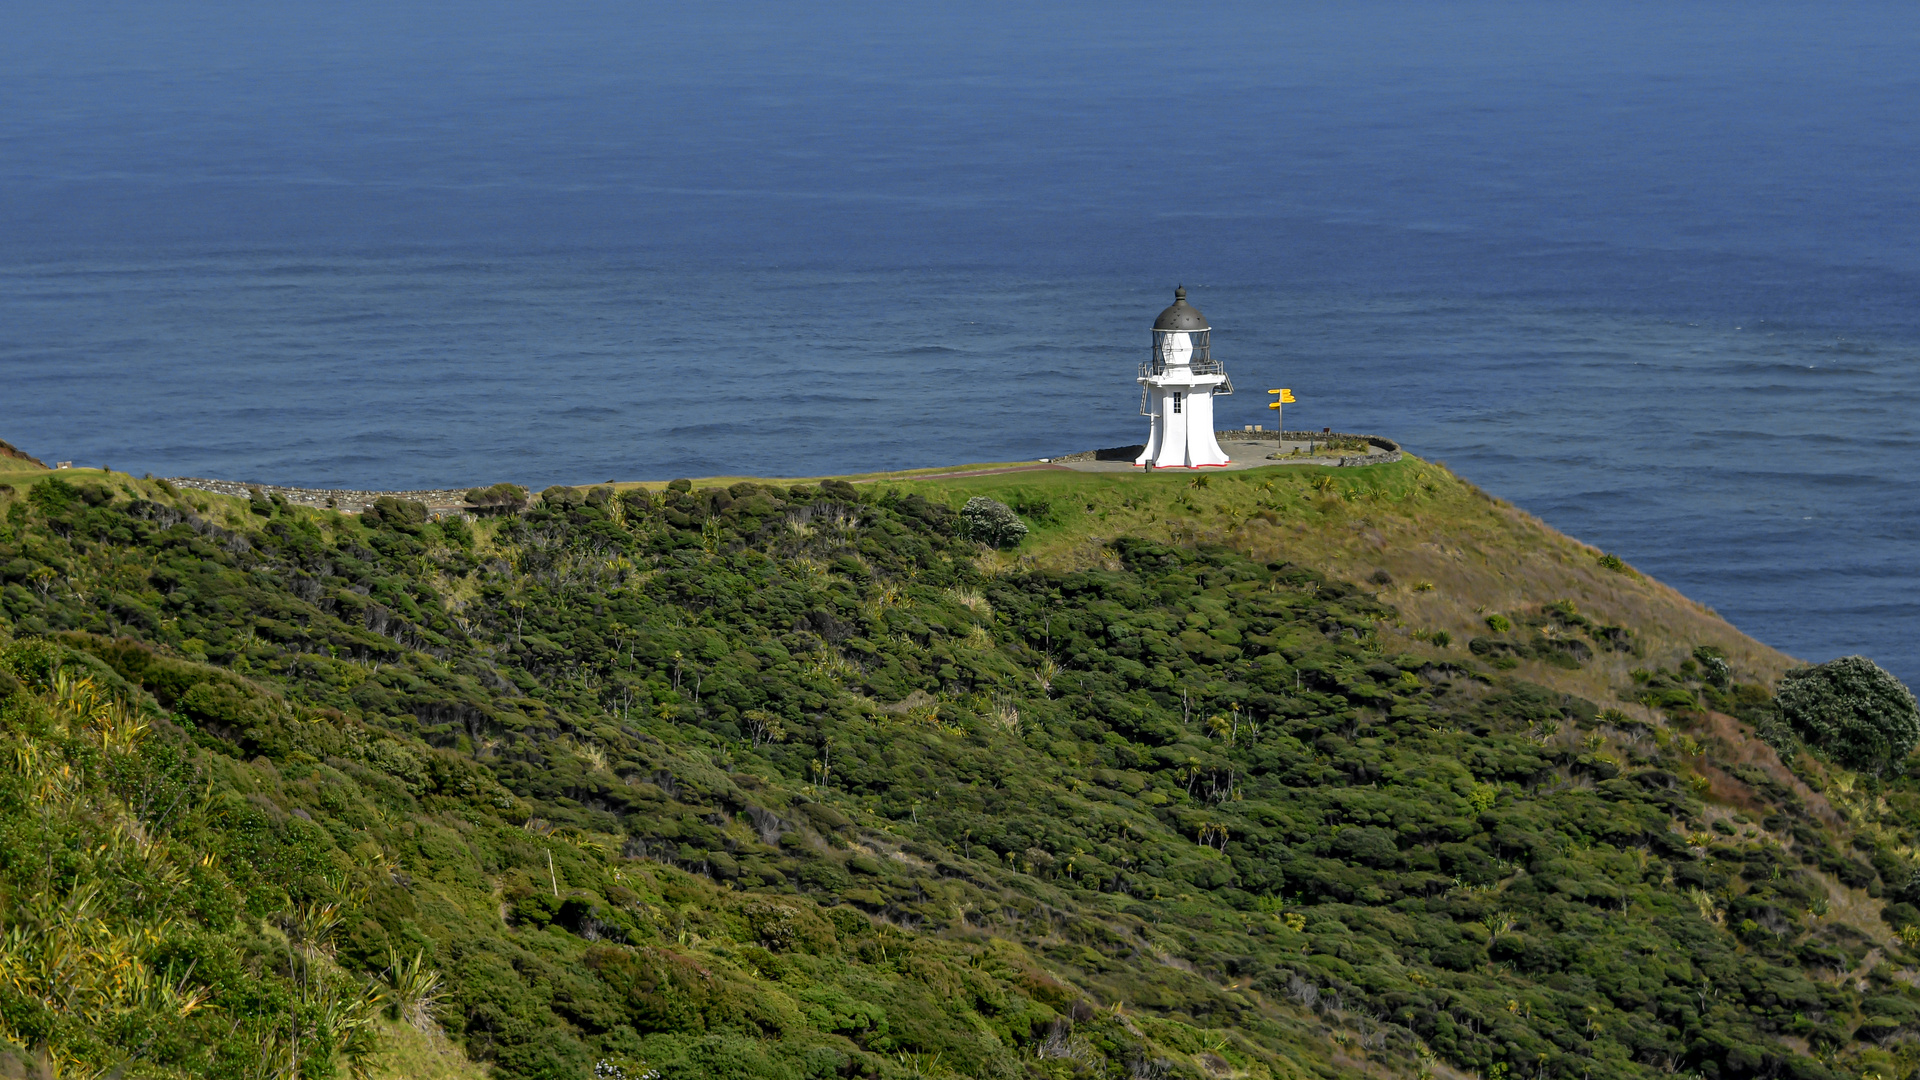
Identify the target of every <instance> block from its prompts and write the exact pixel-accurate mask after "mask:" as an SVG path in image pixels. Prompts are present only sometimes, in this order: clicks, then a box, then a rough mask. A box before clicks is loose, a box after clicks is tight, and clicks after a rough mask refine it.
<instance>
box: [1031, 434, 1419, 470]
mask: <svg viewBox="0 0 1920 1080" xmlns="http://www.w3.org/2000/svg"><path fill="white" fill-rule="evenodd" d="M1213 435H1214V438H1216V439H1218V440H1220V441H1221V442H1237V443H1262V442H1270V443H1273V444H1275V445H1276V446H1277V445H1279V444H1280V443H1282V442H1305V441H1307V440H1309V439H1316V440H1317V439H1362V440H1365V441H1366V443H1367V444H1368V445H1369V446H1372V447H1373V450H1371V451H1369V452H1368V453H1365V454H1343V455H1342V456H1341V457H1339V458H1338V459H1336V460H1334V461H1333V465H1334V467H1339V466H1356V465H1385V464H1387V463H1388V462H1392V461H1399V460H1400V454H1401V452H1400V444H1399V443H1397V442H1394V441H1393V440H1392V439H1389V438H1387V437H1386V436H1384V435H1350V434H1347V433H1346V432H1342V431H1244V430H1241V429H1239V428H1235V429H1232V430H1230V431H1216V432H1214V433H1213ZM1146 448H1147V447H1146V444H1145V443H1135V444H1133V445H1132V446H1111V447H1108V448H1107V449H1105V450H1082V451H1080V452H1079V453H1077V454H1063V455H1061V456H1060V457H1056V458H1048V459H1047V460H1048V461H1050V462H1053V463H1055V464H1066V463H1068V462H1073V461H1132V460H1133V459H1135V458H1137V457H1139V456H1140V454H1141V452H1142V451H1144V450H1146Z"/></svg>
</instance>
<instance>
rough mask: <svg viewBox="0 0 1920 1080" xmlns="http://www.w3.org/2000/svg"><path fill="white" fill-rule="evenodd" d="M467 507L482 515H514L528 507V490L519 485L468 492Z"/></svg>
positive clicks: (476, 489)
mask: <svg viewBox="0 0 1920 1080" xmlns="http://www.w3.org/2000/svg"><path fill="white" fill-rule="evenodd" d="M467 505H468V506H471V507H473V508H474V509H475V510H478V511H479V512H481V513H483V514H484V513H513V512H514V511H517V510H519V509H520V508H521V507H523V506H525V505H527V489H526V488H523V487H521V486H520V485H518V484H505V483H502V484H495V485H493V486H492V487H484V488H474V489H472V490H470V491H468V492H467Z"/></svg>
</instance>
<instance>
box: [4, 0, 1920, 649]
mask: <svg viewBox="0 0 1920 1080" xmlns="http://www.w3.org/2000/svg"><path fill="white" fill-rule="evenodd" d="M5 23H6V31H5V32H4V33H0V438H6V439H8V440H10V441H12V442H14V443H16V444H18V445H21V446H23V447H25V448H27V449H28V450H29V451H31V452H33V453H35V454H38V455H39V456H41V457H43V458H46V459H48V460H52V459H56V458H59V459H73V460H75V461H77V462H79V463H81V464H92V465H99V464H106V465H111V466H113V467H115V468H120V469H130V470H133V471H135V472H152V473H154V474H156V475H198V476H213V477H223V478H229V479H242V480H260V481H270V482H278V483H286V484H299V485H309V486H338V487H355V488H365V487H392V488H417V487H425V486H445V485H454V484H465V483H483V482H491V481H494V480H500V479H510V480H516V481H519V482H522V483H527V484H531V485H535V486H540V485H545V484H549V483H560V482H563V483H582V482H598V481H603V480H607V479H609V478H615V477H618V478H623V479H624V478H667V477H674V476H683V475H684V476H701V475H715V474H755V475H775V476H779V475H807V474H822V473H835V472H849V471H855V470H872V469H883V468H894V467H903V466H924V465H930V464H941V463H956V462H969V461H995V460H1010V459H1024V458H1034V457H1040V456H1044V455H1050V454H1055V453H1062V452H1067V451H1074V450H1082V449H1088V448H1091V447H1096V446H1105V445H1113V444H1119V443H1126V442H1133V441H1138V440H1139V439H1140V438H1142V437H1143V435H1144V433H1145V430H1146V425H1145V421H1144V420H1142V419H1140V418H1139V417H1138V416H1137V415H1135V413H1136V410H1137V407H1138V396H1137V388H1136V387H1135V385H1134V383H1133V381H1132V379H1133V375H1134V367H1135V365H1136V364H1137V363H1138V361H1139V360H1140V358H1141V357H1142V356H1143V355H1144V353H1145V349H1146V345H1147V327H1148V326H1149V324H1150V323H1151V320H1152V318H1153V316H1154V314H1155V313H1157V312H1158V311H1159V309H1160V308H1161V307H1162V306H1164V305H1165V304H1166V303H1167V302H1168V301H1169V299H1170V293H1171V290H1172V288H1173V286H1174V285H1175V284H1185V285H1186V286H1187V288H1188V291H1189V294H1190V296H1191V297H1192V299H1193V301H1194V303H1195V304H1196V305H1197V306H1199V307H1200V308H1201V309H1202V310H1203V311H1205V312H1206V313H1207V315H1208V316H1209V318H1210V320H1211V321H1212V323H1213V325H1214V327H1215V328H1216V329H1215V337H1214V341H1215V355H1216V356H1219V357H1221V358H1223V359H1224V360H1225V361H1226V364H1227V366H1228V370H1229V371H1230V372H1231V373H1232V374H1233V376H1234V382H1235V384H1236V385H1237V386H1238V387H1239V393H1238V394H1236V395H1235V396H1234V397H1233V398H1231V399H1228V400H1227V401H1225V402H1224V403H1223V405H1222V409H1221V416H1222V420H1223V422H1225V423H1229V424H1234V425H1238V424H1242V423H1255V422H1267V421H1268V420H1269V419H1270V414H1268V413H1266V411H1265V410H1264V408H1263V406H1264V405H1265V403H1266V401H1267V400H1269V399H1268V398H1267V396H1266V395H1265V394H1264V393H1263V391H1264V390H1265V389H1267V388H1269V387H1280V386H1286V387H1290V388H1292V389H1293V390H1294V392H1295V394H1296V395H1297V396H1298V397H1299V403H1298V404H1297V405H1294V406H1292V407H1290V408H1289V410H1288V412H1287V422H1288V426H1289V427H1307V426H1310V427H1315V428H1319V427H1331V428H1333V429H1335V430H1344V431H1362V432H1375V433H1380V434H1386V435H1391V436H1393V437H1395V438H1398V439H1400V440H1402V441H1403V442H1404V443H1405V444H1406V445H1407V447H1408V448H1409V449H1411V450H1412V451H1414V452H1415V453H1418V454H1421V455H1423V456H1426V457H1429V458H1434V459H1439V460H1444V461H1446V462H1447V463H1448V464H1449V465H1451V466H1452V467H1453V468H1455V469H1456V470H1458V471H1459V472H1461V473H1462V474H1464V475H1465V476H1467V477H1469V478H1470V479H1472V480H1474V481H1476V482H1478V483H1480V484H1481V485H1482V486H1484V487H1486V488H1488V489H1490V490H1492V491H1493V492H1495V493H1497V494H1499V495H1501V496H1504V497H1506V498H1509V499H1511V500H1512V501H1514V502H1515V503H1517V504H1519V505H1520V506H1523V507H1525V508H1527V509H1529V510H1531V511H1533V512H1535V513H1537V514H1539V515H1540V516H1542V517H1544V518H1545V519H1546V520H1548V521H1549V522H1551V523H1553V524H1554V525H1556V526H1558V527H1559V528H1561V529H1563V530H1565V531H1567V532H1569V533H1572V534H1574V535H1576V536H1578V537H1581V538H1583V539H1585V540H1588V541H1590V542H1592V543H1594V544H1597V545H1600V546H1602V547H1604V548H1606V549H1608V550H1611V551H1615V552H1618V553H1619V554H1620V555H1621V556H1623V557H1624V558H1626V559H1628V560H1629V561H1630V562H1633V563H1634V564H1636V565H1637V566H1639V567H1641V568H1642V569H1644V570H1646V571H1648V572H1650V573H1652V574H1654V575H1656V576H1658V577H1660V578H1662V579H1664V580H1666V581H1668V582H1670V583H1672V584H1673V585H1675V586H1677V587H1679V588H1680V589H1682V590H1684V591H1685V592H1687V593H1688V594H1690V595H1692V596H1694V597H1696V598H1698V599H1700V600H1701V601H1703V602H1705V603H1708V604H1711V605H1713V606H1714V607H1715V608H1716V609H1717V610H1719V611H1720V612H1721V613H1722V614H1724V615H1726V616H1727V617H1728V618H1729V619H1731V620H1732V621H1733V622H1734V623H1735V624H1736V625H1738V626H1740V627H1741V628H1742V629H1744V630H1746V631H1748V632H1749V633H1751V634H1753V635H1755V636H1757V637H1759V638H1761V639H1762V640H1765V641H1767V642H1769V643H1771V644H1773V645H1776V646H1778V647H1780V648H1782V649H1785V650H1787V651H1788V652H1791V653H1793V654H1795V655H1798V656H1801V657H1804V658H1806V659H1808V660H1823V659H1827V658H1830V657H1833V656H1836V655H1841V654H1846V653H1854V652H1861V653H1865V654H1867V655H1869V656H1872V657H1874V658H1876V659H1877V660H1879V661H1880V662H1881V663H1882V664H1884V665H1885V666H1887V667H1889V668H1890V669H1892V670H1894V671H1895V672H1896V673H1897V674H1899V675H1901V676H1902V677H1903V678H1904V679H1906V680H1907V681H1908V682H1910V683H1920V635H1916V633H1915V631H1916V614H1920V598H1917V596H1916V586H1920V481H1916V479H1915V476H1916V472H1915V466H1914V460H1915V450H1916V448H1917V447H1920V244H1916V230H1917V228H1920V204H1917V202H1916V195H1915V193H1916V192H1920V145H1916V143H1917V142H1920V125H1916V124H1915V123H1914V122H1913V121H1914V117H1915V116H1916V115H1920V65H1916V64H1915V63H1914V60H1913V58H1914V57H1915V56H1916V55H1920V6H1916V5H1914V4H1912V3H1910V2H1905V0H1901V2H1863V3H1854V4H1838V5H1813V4H1804V3H1793V4H1785V3H1769V2H1766V0H1759V2H1753V3H1742V4H1737V5H1736V4H1726V3H1719V2H1714V3H1690V2H1684V0H1683V2H1679V3H1672V2H1662V3H1646V4H1631V3H1625V4H1607V5H1592V4H1574V3H1539V4H1522V3H1502V2H1485V0H1460V2H1450V3H1444V4H1407V3H1369V2H1366V0H1359V2H1343V3H1338V4H1335V3H1325V4H1279V5H1276V4H1264V3H1262V4H1256V3H1247V4H1219V5H1193V6H1182V5H1167V4H1151V5H1149V4H1133V5H1129V4H1114V3H1102V4H1098V5H1094V4H1044V5H1036V4H1026V3H1022V4H997V3H969V4H964V5H962V4H945V5H937V6H929V5H916V4H911V3H909V4H900V3H888V4H873V5H861V4H851V3H842V4H832V5H791V4H746V3H741V4H697V5H688V4H665V3H630V2H618V3H614V2H607V3H576V2H569V0H556V2H552V3H543V4H507V3H489V2H485V0H479V2H476V0H461V2H459V3H431V2H422V0H381V2H379V3H369V2H364V0H342V2H337V3H328V4H318V3H300V4H292V5H286V4H265V5H263V4H257V3H248V4H241V3H220V2H212V0H196V2H192V3H186V2H179V0H142V2H140V3H116V2H103V3H78V4H76V3H73V2H71V0H61V2H57V3H56V2H52V0H13V2H11V3H9V4H8V5H7V14H6V17H5Z"/></svg>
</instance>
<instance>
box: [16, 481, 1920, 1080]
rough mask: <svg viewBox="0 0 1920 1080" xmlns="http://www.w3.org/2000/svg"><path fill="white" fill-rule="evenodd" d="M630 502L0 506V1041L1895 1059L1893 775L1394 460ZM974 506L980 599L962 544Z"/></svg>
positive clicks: (1258, 1064)
mask: <svg viewBox="0 0 1920 1080" xmlns="http://www.w3.org/2000/svg"><path fill="white" fill-rule="evenodd" d="M687 487H688V485H685V484H679V483H676V484H675V485H674V490H665V489H663V488H661V486H659V485H652V486H648V485H619V486H609V487H602V488H594V489H550V490H549V491H548V492H546V493H544V494H543V495H542V496H541V497H540V498H539V499H538V500H537V501H536V503H535V504H534V505H533V506H532V507H530V508H528V509H526V510H524V511H521V512H513V511H511V510H502V511H499V512H496V513H492V514H489V515H485V516H479V517H477V518H476V519H474V520H471V521H469V520H465V519H462V518H458V517H456V518H451V519H447V520H442V521H439V522H433V521H428V520H426V515H425V514H424V512H422V511H421V510H420V509H419V508H416V507H412V506H409V505H408V504H404V503H397V502H386V503H382V504H380V505H378V506H376V507H375V508H374V509H373V510H372V511H369V512H368V513H367V514H365V515H363V516H359V517H352V516H343V515H339V514H336V513H332V512H329V511H324V510H313V509H306V508H301V507H297V506H293V505H289V504H286V503H284V502H282V501H275V500H269V499H264V498H262V499H255V500H251V501H250V500H247V499H235V498H228V497H224V496H220V495H213V494H208V493H204V492H198V491H183V490H175V489H172V488H170V487H168V486H167V485H166V484H165V483H164V482H159V481H143V480H135V479H132V478H130V477H128V476H125V475H124V474H97V473H96V474H89V475H79V474H68V473H63V474H60V475H58V476H55V475H49V474H22V475H18V476H10V477H7V478H4V479H0V514H4V525H0V580H3V582H4V584H0V610H4V615H3V616H0V716H4V719H5V724H4V734H0V738H4V740H5V741H6V742H7V744H8V745H7V747H6V749H7V761H8V765H7V767H6V769H5V770H4V774H3V777H0V923H3V924H4V925H3V927H0V930H3V932H4V936H0V1038H4V1039H7V1040H10V1041H11V1042H12V1043H13V1044H14V1045H15V1046H16V1047H19V1048H20V1053H19V1055H18V1056H19V1057H20V1059H21V1060H22V1061H30V1060H32V1059H34V1058H35V1057H36V1056H44V1057H45V1058H46V1059H48V1064H49V1065H52V1066H57V1067H58V1068H59V1069H60V1075H67V1074H69V1073H71V1074H73V1075H95V1074H97V1073H98V1072H99V1071H100V1070H110V1069H116V1068H118V1069H121V1070H122V1071H121V1075H124V1076H129V1077H132V1076H232V1077H243V1076H245V1077H252V1076H294V1075H304V1076H326V1075H349V1074H357V1075H375V1076H398V1075H409V1076H421V1077H425V1076H434V1075H443V1076H481V1075H487V1074H488V1072H489V1071H491V1073H492V1074H493V1075H497V1076H501V1077H527V1078H532V1077H555V1078H558V1077H568V1078H574V1077H586V1076H603V1077H617V1076H626V1077H634V1078H638V1077H644V1076H657V1077H661V1078H676V1077H725V1076H740V1077H746V1076H767V1077H795V1078H798V1077H830V1076H845V1077H854V1076H864V1077H888V1078H892V1077H914V1076H921V1077H942V1076H1004V1077H1024V1076H1036V1077H1038V1076H1046V1077H1068V1076H1102V1077H1194V1078H1200V1077H1228V1076H1236V1077H1239V1076H1244V1077H1296V1076H1299V1077H1305V1076H1329V1077H1330V1076H1351V1075H1377V1076H1416V1075H1419V1076H1425V1075H1463V1074H1472V1073H1478V1074H1480V1075H1483V1076H1487V1077H1522V1076H1526V1077H1532V1076H1561V1077H1575V1076H1578V1077H1614V1076H1618V1077H1628V1076H1643V1075H1653V1074H1657V1073H1666V1072H1673V1071H1681V1072H1689V1073H1693V1074H1696V1075H1701V1076H1708V1077H1728V1078H1731V1077H1748V1076H1752V1077H1762V1076H1806V1077H1820V1076H1856V1075H1857V1076H1867V1075H1881V1076H1887V1077H1893V1076H1907V1075H1909V1074H1911V1073H1912V1072H1913V1071H1914V1069H1915V1067H1916V1065H1920V1052H1917V1051H1916V1049H1915V1047H1914V1045H1913V1044H1912V1043H1911V1042H1910V1041H1909V1040H1910V1033H1911V1032H1912V1031H1913V1030H1914V1029H1915V1028H1916V1027H1920V996H1916V993H1915V991H1914V990H1913V989H1912V986H1911V981H1912V977H1913V970H1914V966H1915V965H1920V956H1917V955H1916V954H1915V953H1914V951H1913V949H1914V946H1915V945H1916V944H1920V908H1916V907H1914V906H1913V904H1912V903H1910V901H1912V900H1914V899H1916V897H1915V896H1913V895H1911V894H1910V893H1909V892H1908V887H1909V881H1910V879H1911V878H1912V876H1913V873H1912V872H1913V867H1914V849H1913V847H1912V845H1913V843H1914V835H1913V822H1914V821H1915V817H1914V814H1915V812H1916V810H1920V781H1916V780H1915V778H1913V777H1910V776H1907V775H1905V774H1904V773H1901V772H1899V771H1898V770H1892V771H1888V772H1885V773H1882V774H1881V775H1878V776H1875V775H1867V774H1855V773H1850V772H1846V771H1844V770H1842V769H1840V768H1838V767H1837V766H1835V765H1833V764H1831V763H1828V762H1825V761H1823V760H1821V759H1819V758H1818V756H1817V755H1814V754H1812V753H1807V752H1801V751H1798V750H1796V751H1795V752H1794V753H1793V755H1792V760H1790V761H1788V762H1784V763H1783V762H1782V761H1781V760H1780V758H1779V756H1778V755H1776V754H1775V752H1774V751H1773V750H1772V749H1770V748H1769V747H1768V746H1766V745H1765V744H1763V743H1761V742H1759V741H1757V740H1755V739H1753V738H1751V737H1750V735H1749V734H1748V731H1749V730H1750V725H1751V724H1752V723H1753V722H1754V721H1756V720H1761V719H1764V717H1765V716H1766V709H1767V702H1768V699H1769V697H1770V687H1771V685H1772V684H1773V682H1774V681H1775V679H1776V678H1777V677H1778V676H1779V674H1780V673H1781V672H1782V671H1784V670H1785V669H1786V668H1787V667H1789V666H1791V663H1792V662H1791V661H1790V660H1788V659H1787V658H1786V657H1783V656H1781V655H1779V654H1778V653H1775V652H1773V651H1771V650H1768V649H1766V648H1765V647H1763V646H1761V645H1759V644H1757V643H1755V642H1752V641H1751V640H1748V639H1746V638H1744V637H1742V636H1741V635H1740V634H1738V633H1737V632H1736V631H1735V630H1734V629H1733V628H1731V627H1729V626H1727V625H1726V624H1725V623H1724V622H1723V621H1722V620H1720V619H1718V618H1717V617H1716V616H1714V615H1713V614H1712V613H1711V612H1709V611H1707V610H1705V609H1703V608H1701V607H1700V606H1698V605H1696V604H1693V603H1692V602H1690V601H1687V600H1686V599H1685V598H1683V597H1680V596H1679V595H1677V594H1676V593H1674V592H1673V591H1672V590H1669V589H1666V588H1665V587H1663V586H1661V585H1659V584H1658V583H1656V582H1652V581H1650V580H1648V579H1646V578H1645V577H1644V576H1642V575H1640V574H1638V573H1636V572H1635V571H1634V570H1633V569H1632V568H1631V567H1630V566H1627V565H1626V564H1624V563H1621V562H1619V561H1618V560H1613V559H1604V558H1603V556H1602V553H1600V552H1597V551H1594V550H1592V549H1589V548H1586V547H1584V546H1583V545H1580V544H1578V543H1576V542H1574V541H1571V540H1568V539H1567V538H1565V537H1562V536H1560V535H1558V534H1556V533H1554V532H1552V531H1551V530H1549V529H1547V528H1545V527H1544V526H1542V525H1541V524H1540V523H1538V522H1537V521H1534V520H1533V519H1531V518H1529V517H1527V516H1526V515H1524V514H1522V513H1519V512H1518V511H1515V510H1514V509H1513V508H1511V507H1508V506H1505V505H1503V504H1501V503H1499V502H1498V501H1496V500H1493V499H1490V498H1488V497H1487V496H1485V495H1484V494H1482V493H1480V492H1478V491H1477V490H1476V489H1474V488H1472V487H1471V486H1470V485H1468V484H1465V483H1464V482H1462V481H1460V480H1459V479H1458V478H1456V477H1454V476H1453V475H1452V474H1450V473H1448V472H1447V471H1446V470H1444V469H1442V468H1440V467H1438V466H1435V465H1432V464H1429V463H1425V462H1420V461H1418V460H1415V459H1412V458H1408V459H1407V460H1405V461H1403V462H1400V463H1397V464H1393V465H1382V466H1373V467H1368V468H1361V469H1340V470H1329V469H1301V468H1283V469H1272V470H1255V471H1250V472H1243V473H1230V474H1219V475H1210V476H1207V477H1205V478H1204V485H1202V484H1201V483H1199V482H1196V480H1193V479H1189V478H1188V477H1185V476H1151V477H1141V476H1102V475H1084V474H1075V473H1065V472H1028V473H1011V474H1002V475H988V476H974V477H948V478H914V477H895V478H885V479H880V480H876V481H874V482H871V483H861V484H858V485H854V484H849V483H846V482H842V481H824V482H820V483H806V484H793V483H790V482H778V483H754V482H739V483H732V484H729V485H728V486H726V487H719V486H702V487H694V488H693V489H692V490H686V488H687ZM981 494H984V495H989V496H992V497H995V498H998V499H1001V500H1003V501H1004V502H1006V503H1007V504H1009V505H1010V506H1012V507H1013V509H1014V510H1015V511H1016V512H1017V513H1019V514H1020V515H1021V516H1022V517H1023V519H1024V520H1025V521H1026V523H1027V524H1028V525H1029V526H1030V527H1031V528H1032V530H1033V531H1032V533H1031V534H1030V535H1029V537H1028V538H1027V539H1026V541H1025V542H1024V543H1023V544H1022V545H1021V546H1020V547H1018V548H1017V549H1013V550H1010V551H990V550H987V549H985V548H983V547H982V546H981V545H979V544H977V543H974V542H972V541H970V540H968V539H966V538H965V530H964V528H963V525H962V520H961V518H960V517H959V515H958V514H957V513H956V511H957V510H958V508H959V507H961V505H962V504H964V503H965V502H966V500H967V499H968V498H970V497H972V496H974V495H981ZM1721 661H1724V662H1725V665H1724V666H1722V664H1721ZM1776 741H1779V740H1778V739H1776ZM1896 931H1899V932H1898V933H1897V932H1896ZM436 979H437V980H438V989H437V990H436V989H435V980H436Z"/></svg>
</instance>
